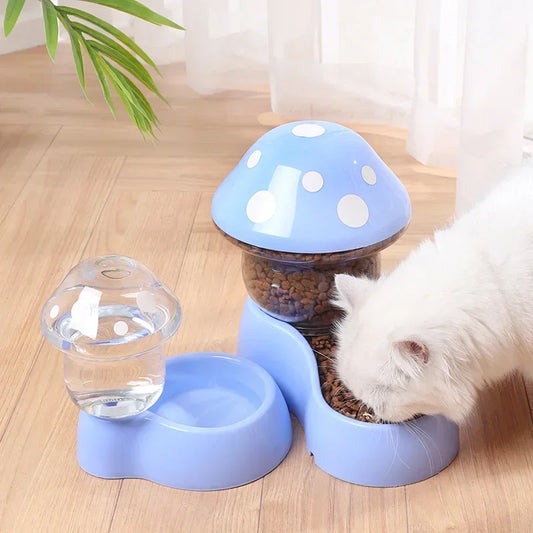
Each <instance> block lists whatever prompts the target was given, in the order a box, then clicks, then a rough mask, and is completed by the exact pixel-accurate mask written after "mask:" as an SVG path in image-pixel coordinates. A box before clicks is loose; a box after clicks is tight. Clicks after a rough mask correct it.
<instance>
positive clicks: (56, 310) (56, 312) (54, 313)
mask: <svg viewBox="0 0 533 533" xmlns="http://www.w3.org/2000/svg"><path fill="white" fill-rule="evenodd" d="M57 315H59V305H57V304H56V305H54V306H53V307H52V309H50V318H55V317H56V316H57Z"/></svg>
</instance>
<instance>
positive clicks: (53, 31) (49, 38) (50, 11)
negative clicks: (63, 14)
mask: <svg viewBox="0 0 533 533" xmlns="http://www.w3.org/2000/svg"><path fill="white" fill-rule="evenodd" d="M41 3H42V7H43V18H44V33H45V36H46V48H47V50H48V54H49V55H50V58H51V59H52V61H53V60H54V59H55V58H56V52H57V39H58V36H59V31H58V27H57V13H56V8H55V6H54V4H52V2H51V1H50V0H41Z"/></svg>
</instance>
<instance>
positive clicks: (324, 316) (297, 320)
mask: <svg viewBox="0 0 533 533" xmlns="http://www.w3.org/2000/svg"><path fill="white" fill-rule="evenodd" d="M287 255H289V254H287ZM299 255H300V254H292V262H291V261H281V260H278V259H276V260H272V259H266V258H263V257H259V256H256V255H252V254H243V276H244V281H245V283H246V288H247V289H248V293H249V294H250V296H251V297H252V298H253V299H254V300H255V302H256V303H257V304H259V305H260V306H261V307H262V308H263V309H265V311H267V312H268V313H269V314H271V315H273V316H275V317H276V318H280V319H281V320H284V321H286V322H291V323H294V325H295V326H296V327H298V328H300V329H302V330H306V329H316V328H324V329H325V330H327V329H329V326H330V325H331V323H332V322H333V321H334V320H335V319H336V318H337V317H338V316H339V310H338V309H336V308H334V307H333V306H332V305H331V303H330V299H331V297H332V295H333V290H334V278H335V274H338V273H346V274H352V275H354V276H367V277H370V278H375V277H377V276H378V274H379V264H378V257H377V256H376V255H373V256H370V257H362V258H357V259H351V260H346V259H344V260H343V261H342V262H337V261H335V262H328V261H327V258H322V262H318V261H316V262H314V263H312V264H306V263H303V262H298V260H299V257H298V256H299ZM332 255H334V254H331V256H332ZM331 256H329V257H331Z"/></svg>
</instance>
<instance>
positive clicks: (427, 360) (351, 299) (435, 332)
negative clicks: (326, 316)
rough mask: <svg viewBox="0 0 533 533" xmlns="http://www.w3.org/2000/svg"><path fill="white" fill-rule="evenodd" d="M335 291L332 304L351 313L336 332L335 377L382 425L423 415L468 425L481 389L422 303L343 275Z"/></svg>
mask: <svg viewBox="0 0 533 533" xmlns="http://www.w3.org/2000/svg"><path fill="white" fill-rule="evenodd" d="M335 283H336V289H337V295H336V299H335V301H334V303H335V304H336V305H337V306H339V307H340V308H342V309H343V310H344V312H345V316H344V318H343V319H342V320H340V321H339V322H338V323H337V325H336V337H337V355H336V357H337V373H338V375H339V377H340V378H341V380H342V381H343V382H344V384H345V385H346V386H347V387H348V388H349V389H350V390H351V392H352V393H353V394H354V396H355V397H356V398H358V399H360V400H362V401H363V402H364V403H365V404H366V405H368V406H369V407H371V408H372V409H373V410H374V412H375V414H376V416H377V417H378V418H379V419H381V420H383V421H388V422H401V421H404V420H408V419H410V418H412V417H414V416H415V415H418V414H428V415H431V414H443V415H445V416H447V417H448V418H450V419H451V420H455V421H461V420H463V419H464V418H465V417H466V415H467V414H468V413H469V411H470V410H471V408H472V406H473V404H474V403H475V399H476V389H475V387H474V384H473V383H472V380H471V379H469V376H468V373H467V371H466V370H465V367H466V366H467V365H465V364H464V363H465V361H464V359H462V358H461V357H453V355H450V344H449V343H448V342H443V338H442V332H441V331H439V329H438V328H432V327H431V326H430V325H429V324H428V322H427V318H428V317H427V316H426V315H427V314H428V310H427V309H424V308H423V307H424V306H423V304H422V303H421V301H420V300H419V301H416V302H412V301H409V299H408V295H409V290H408V288H406V287H405V286H401V287H400V286H399V287H398V290H397V291H395V284H388V285H387V286H382V283H381V280H377V281H376V280H369V279H365V278H355V277H353V276H348V275H345V274H339V275H337V276H336V279H335ZM434 316H435V315H434V314H433V315H432V317H433V318H434Z"/></svg>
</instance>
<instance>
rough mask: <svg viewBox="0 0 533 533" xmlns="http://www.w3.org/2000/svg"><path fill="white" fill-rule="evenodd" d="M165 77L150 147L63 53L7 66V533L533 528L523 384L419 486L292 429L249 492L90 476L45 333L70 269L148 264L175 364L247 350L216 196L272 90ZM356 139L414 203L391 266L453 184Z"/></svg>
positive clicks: (2, 407) (30, 54)
mask: <svg viewBox="0 0 533 533" xmlns="http://www.w3.org/2000/svg"><path fill="white" fill-rule="evenodd" d="M163 74H164V79H163V80H162V81H161V88H162V91H163V93H164V94H165V95H166V96H168V98H169V100H170V102H171V104H172V109H167V108H165V107H164V106H159V107H158V108H157V109H158V111H159V112H160V115H161V118H162V128H161V129H162V131H161V134H160V142H159V143H158V144H156V145H153V144H149V143H145V142H143V141H142V140H141V138H140V136H139V135H138V134H137V132H136V131H135V129H134V128H133V127H132V126H130V124H129V123H128V121H127V119H125V118H124V117H121V118H119V119H118V120H116V121H114V120H112V118H111V117H110V116H109V114H108V112H107V110H106V109H105V107H104V106H103V105H102V102H101V99H100V98H98V97H95V98H94V102H95V103H94V104H89V103H88V102H87V101H86V100H85V99H84V97H83V96H82V95H81V93H80V90H79V88H78V87H77V85H76V80H75V75H74V74H73V68H72V66H71V64H70V62H69V56H68V51H66V50H65V49H62V50H60V52H59V58H58V60H57V62H56V64H55V65H51V64H50V62H49V60H48V57H47V55H46V52H45V51H44V50H43V49H34V50H31V51H26V52H22V53H18V54H14V55H9V56H3V57H0V327H1V333H2V334H1V336H0V439H1V440H0V531H1V532H3V533H7V532H17V533H19V532H26V531H28V532H29V531H31V532H33V531H51V532H63V531H68V532H70V531H72V532H85V531H87V532H91V533H95V532H100V531H112V532H119V531H120V532H137V531H139V532H144V531H150V532H152V531H173V532H198V533H208V532H216V533H220V532H231V533H236V532H246V533H248V532H257V531H260V532H290V533H293V532H298V531H314V532H335V533H336V532H348V531H353V532H359V531H366V532H372V533H374V532H378V533H379V532H385V531H391V532H398V531H399V532H401V531H412V532H427V531H460V532H466V531H470V532H482V531H490V532H513V533H514V532H521V531H532V530H533V505H532V503H531V502H532V498H533V460H532V457H533V433H532V424H531V413H530V407H529V405H528V400H527V395H526V389H525V387H524V384H523V382H522V380H521V379H518V378H516V379H514V380H510V381H509V382H507V383H506V384H504V385H502V386H500V387H497V388H494V389H492V390H491V391H489V392H488V393H486V394H484V395H483V397H482V398H481V402H480V407H479V410H478V412H477V413H476V414H475V416H473V417H472V419H471V420H470V421H469V422H468V423H467V424H465V425H464V427H463V428H462V429H461V450H460V453H459V456H458V458H457V459H456V460H455V461H454V462H453V464H452V465H451V466H450V467H449V468H448V469H446V470H445V471H444V472H442V473H441V474H439V475H438V476H436V477H434V478H432V479H430V480H428V481H425V482H422V483H418V484H415V485H411V486H408V487H400V488H394V489H369V488H364V487H358V486H353V485H350V484H347V483H344V482H342V481H339V480H337V479H334V478H332V477H330V476H329V475H327V474H325V473H324V472H322V471H321V470H319V469H318V468H317V467H315V466H314V463H313V460H312V458H311V457H309V456H308V455H307V454H306V451H305V447H304V440H303V439H304V436H303V434H302V431H301V429H300V427H299V425H298V424H297V423H295V441H294V444H293V446H292V449H291V451H290V453H289V456H288V457H287V459H286V460H285V461H284V462H283V463H282V464H281V466H280V467H278V468H277V469H276V470H274V471H273V472H272V473H270V474H269V475H268V476H266V477H265V478H264V479H261V480H258V481H256V482H255V483H252V484H250V485H247V486H245V487H241V488H238V489H233V490H227V491H221V492H212V493H196V492H184V491H179V490H171V489H168V488H165V487H161V486H158V485H155V484H153V483H150V482H147V481H141V480H124V481H121V480H116V481H106V480H102V479H96V478H93V477H90V476H89V475H87V474H85V473H84V472H83V471H81V469H80V468H79V467H78V465H77V463H76V454H75V446H76V418H77V410H76V408H75V407H74V405H73V404H72V403H71V402H70V400H69V399H68V397H67V393H66V391H65V388H64V385H63V381H62V359H61V356H60V355H59V353H57V352H56V351H55V350H54V349H52V348H51V347H50V346H48V345H47V344H45V343H44V342H43V339H42V337H41V335H40V332H39V312H40V309H41V306H42V304H43V302H44V301H45V299H46V298H47V296H48V295H49V294H50V293H51V291H52V290H53V289H54V287H55V286H56V285H57V284H58V283H59V282H60V281H61V279H62V277H63V276H64V274H65V273H66V272H67V271H68V270H69V269H70V268H71V267H72V266H73V265H75V264H76V263H77V262H78V261H80V260H81V259H82V258H85V257H88V256H92V255H96V254H105V253H112V252H114V253H121V254H126V255H130V256H133V257H135V258H137V259H138V260H140V261H141V262H143V263H145V264H146V265H148V266H149V267H150V268H151V269H152V270H154V271H155V272H156V273H157V274H158V275H159V276H160V277H161V278H162V280H164V281H165V282H166V283H167V284H168V285H169V286H170V287H171V288H172V289H174V290H175V292H176V294H177V295H178V296H179V298H180V299H181V302H182V305H183V311H184V321H183V325H182V327H181V329H180V330H179V332H178V335H177V336H176V337H175V338H174V339H173V340H172V342H171V343H170V344H169V345H168V346H167V353H168V354H172V353H177V352H187V351H194V350H224V351H229V352H234V350H235V346H236V337H237V328H238V322H239V314H240V311H241V307H242V304H243V301H244V298H245V290H244V287H243V284H242V282H241V278H240V257H239V251H238V250H237V249H235V248H234V247H232V246H231V245H230V244H228V243H227V242H225V241H224V240H223V239H222V238H221V236H220V235H219V234H218V233H217V232H216V231H215V230H214V227H213V225H212V223H211V220H210V201H211V197H212V194H213V191H214V190H215V188H216V186H217V185H218V183H219V182H220V181H221V180H222V179H223V178H224V176H225V175H226V174H227V173H228V171H229V170H230V169H231V168H232V166H233V165H234V164H235V163H236V162H237V161H238V159H239V158H240V157H241V155H242V154H243V152H244V151H245V150H246V149H247V148H248V147H249V145H250V144H251V143H252V142H253V141H254V140H255V139H256V138H257V137H259V136H260V135H261V134H263V133H264V132H266V131H267V130H268V128H269V127H271V126H273V125H276V124H278V123H280V122H281V121H280V119H278V118H277V117H275V116H273V115H272V114H271V113H270V112H269V98H268V94H267V91H266V89H265V91H263V92H253V93H252V92H232V93H226V94H223V95H218V96H213V97H209V98H203V97H199V96H197V95H195V94H194V93H193V92H192V91H191V90H189V89H188V88H187V87H186V85H185V76H184V68H183V66H182V65H177V66H172V67H167V68H164V69H163ZM89 85H90V88H89V89H90V90H89V92H90V94H91V95H97V91H96V88H95V84H94V82H93V81H91V82H90V84H89ZM354 127H355V128H356V129H357V130H358V131H359V132H360V133H362V134H363V135H364V137H365V138H366V139H367V140H368V141H369V142H370V143H371V144H372V145H373V146H374V148H375V149H376V150H377V152H378V153H379V154H380V155H381V156H382V157H383V159H384V160H385V162H386V163H388V164H389V165H390V166H391V167H392V169H393V170H394V171H395V172H396V173H397V174H398V176H399V177H400V178H401V179H402V180H403V182H404V183H405V185H406V186H407V187H408V189H409V192H410V194H411V198H412V201H413V204H414V213H413V220H412V224H411V226H410V229H409V231H408V233H407V234H406V235H405V236H404V237H403V238H402V239H401V240H400V242H398V243H397V244H395V245H394V246H392V247H391V248H390V249H389V250H387V251H386V252H385V253H384V268H385V270H388V269H391V268H393V267H394V265H395V264H396V263H397V262H398V261H399V260H400V259H401V258H402V257H404V256H405V255H406V254H407V253H408V252H409V250H410V249H411V248H412V247H413V246H415V245H416V244H417V243H418V242H419V241H420V240H421V239H423V238H424V237H426V236H427V235H429V234H431V232H432V231H433V230H434V229H435V228H436V227H437V226H439V225H442V224H444V223H446V222H447V221H448V220H449V219H450V218H451V217H452V215H453V204H454V187H455V183H454V178H453V173H451V172H450V171H442V170H436V169H428V168H425V167H423V166H422V165H420V164H418V163H417V162H416V161H414V160H413V159H412V158H411V157H409V156H408V155H407V154H406V151H405V132H403V131H399V130H394V129H390V128H386V127H376V126H357V125H354ZM532 390H533V389H532ZM339 446H340V447H341V446H342V443H339ZM343 451H344V453H350V450H349V449H346V450H343Z"/></svg>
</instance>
